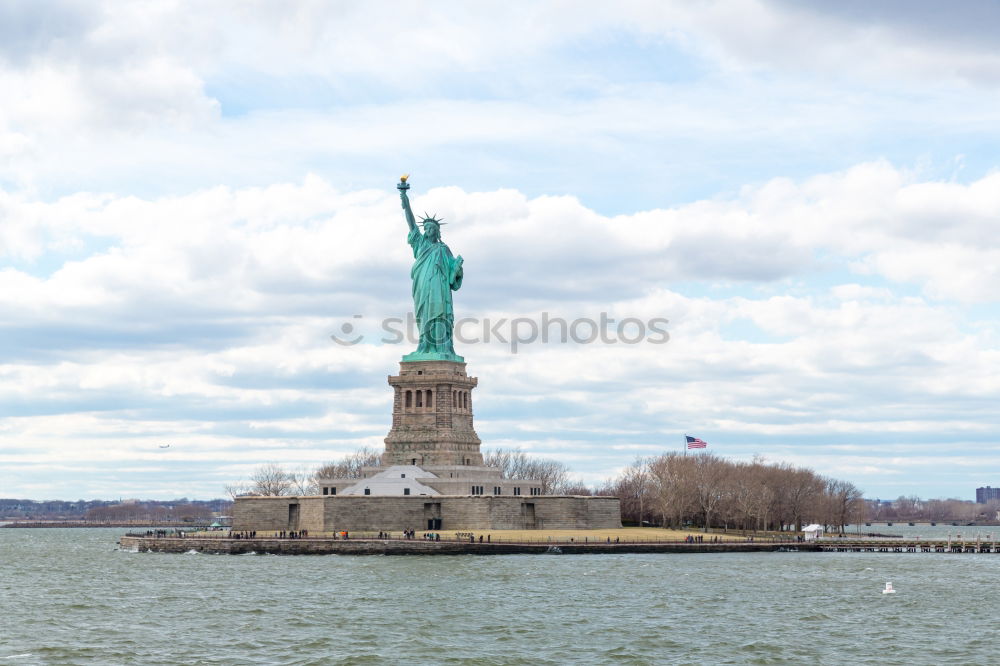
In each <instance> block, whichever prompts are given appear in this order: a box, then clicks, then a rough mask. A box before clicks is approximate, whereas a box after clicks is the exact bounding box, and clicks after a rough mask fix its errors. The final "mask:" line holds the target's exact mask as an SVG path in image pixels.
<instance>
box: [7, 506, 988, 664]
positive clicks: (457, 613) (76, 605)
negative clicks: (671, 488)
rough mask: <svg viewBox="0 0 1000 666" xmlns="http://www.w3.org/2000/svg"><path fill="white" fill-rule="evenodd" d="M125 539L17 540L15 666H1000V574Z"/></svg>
mask: <svg viewBox="0 0 1000 666" xmlns="http://www.w3.org/2000/svg"><path fill="white" fill-rule="evenodd" d="M879 528H880V529H879V531H882V526H879ZM911 529H912V528H911ZM952 529H953V530H955V529H956V528H954V527H953V528H952ZM962 529H967V528H962ZM980 529H982V531H983V534H984V535H985V534H986V533H989V532H990V531H992V530H991V529H990V528H980ZM998 531H1000V530H998ZM122 533H123V530H116V529H0V664H17V665H20V664H60V665H62V664H382V663H385V664H396V663H413V664H567V663H587V664H669V663H712V664H793V663H794V664H801V663H819V664H847V663H851V664H858V663H867V664H875V663H879V664H960V663H961V664H966V663H987V662H988V661H995V660H996V658H997V653H998V652H1000V650H998V646H1000V636H998V635H997V634H998V630H997V628H996V626H995V622H994V617H993V612H994V609H995V608H996V604H997V603H998V600H1000V555H990V554H983V555H975V554H929V553H922V554H914V553H808V552H784V553H742V554H671V555H628V554H619V555H572V556H571V555H558V554H553V555H510V556H494V557H482V556H435V557H419V556H405V557H381V556H368V557H342V556H301V557H280V556H269V555H268V556H257V555H242V556H225V555H196V554H189V555H168V554H155V553H128V552H121V551H117V550H116V549H115V541H116V539H117V537H118V536H119V535H120V534H122ZM970 533H971V532H970ZM971 534H974V533H971ZM973 538H974V537H973ZM887 581H891V582H892V583H893V587H894V588H895V590H896V593H895V594H882V589H883V588H884V587H885V583H886V582H887Z"/></svg>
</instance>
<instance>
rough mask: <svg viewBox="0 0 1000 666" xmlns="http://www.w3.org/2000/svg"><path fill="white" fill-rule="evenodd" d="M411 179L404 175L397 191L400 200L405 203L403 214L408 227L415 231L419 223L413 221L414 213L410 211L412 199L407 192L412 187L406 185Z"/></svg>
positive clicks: (400, 179) (400, 178) (408, 175)
mask: <svg viewBox="0 0 1000 666" xmlns="http://www.w3.org/2000/svg"><path fill="white" fill-rule="evenodd" d="M409 177H410V174H408V173H404V174H403V175H402V176H400V177H399V185H397V186H396V189H397V190H399V198H400V199H402V203H403V213H405V214H406V225H407V226H408V227H409V228H410V231H413V230H414V229H416V228H417V221H416V220H415V219H413V211H412V210H410V197H408V196H406V190H408V189H410V186H409V185H408V184H407V183H406V179H407V178H409Z"/></svg>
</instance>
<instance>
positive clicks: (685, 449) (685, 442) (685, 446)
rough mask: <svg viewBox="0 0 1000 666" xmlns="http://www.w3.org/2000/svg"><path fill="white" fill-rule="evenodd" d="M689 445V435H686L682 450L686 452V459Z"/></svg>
mask: <svg viewBox="0 0 1000 666" xmlns="http://www.w3.org/2000/svg"><path fill="white" fill-rule="evenodd" d="M687 444H688V436H687V433H684V447H683V448H682V449H681V451H683V452H684V457H685V458H687V454H688V446H687Z"/></svg>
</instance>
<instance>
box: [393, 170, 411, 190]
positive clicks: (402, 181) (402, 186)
mask: <svg viewBox="0 0 1000 666" xmlns="http://www.w3.org/2000/svg"><path fill="white" fill-rule="evenodd" d="M409 177H410V174H408V173H404V174H403V175H402V176H400V177H399V185H397V186H396V189H397V190H399V191H400V192H404V193H405V192H406V190H408V189H410V184H409V183H407V182H406V179H407V178H409Z"/></svg>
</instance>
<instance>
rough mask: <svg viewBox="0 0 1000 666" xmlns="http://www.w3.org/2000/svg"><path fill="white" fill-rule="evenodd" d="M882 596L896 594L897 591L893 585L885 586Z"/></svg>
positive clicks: (887, 584)
mask: <svg viewBox="0 0 1000 666" xmlns="http://www.w3.org/2000/svg"><path fill="white" fill-rule="evenodd" d="M882 594H896V590H894V589H892V583H886V584H885V589H884V590H882Z"/></svg>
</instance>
